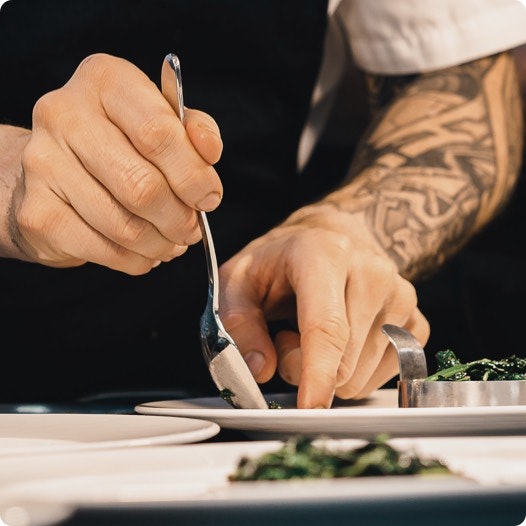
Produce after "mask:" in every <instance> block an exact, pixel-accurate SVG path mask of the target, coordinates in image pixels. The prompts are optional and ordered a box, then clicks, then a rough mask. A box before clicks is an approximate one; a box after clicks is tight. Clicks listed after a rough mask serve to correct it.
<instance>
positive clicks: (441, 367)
mask: <svg viewBox="0 0 526 526" xmlns="http://www.w3.org/2000/svg"><path fill="white" fill-rule="evenodd" d="M435 357H436V360H437V363H438V370H437V372H436V373H435V374H432V375H430V376H428V377H427V378H426V380H427V381H450V382H466V381H470V380H477V381H486V380H526V358H519V357H518V356H515V355H512V356H509V357H508V358H503V359H501V360H490V359H488V358H482V359H480V360H475V361H473V362H468V363H462V362H461V361H460V360H459V359H458V358H457V356H456V355H455V353H454V352H453V351H452V350H450V349H448V350H446V351H441V352H438V353H437V354H436V355H435Z"/></svg>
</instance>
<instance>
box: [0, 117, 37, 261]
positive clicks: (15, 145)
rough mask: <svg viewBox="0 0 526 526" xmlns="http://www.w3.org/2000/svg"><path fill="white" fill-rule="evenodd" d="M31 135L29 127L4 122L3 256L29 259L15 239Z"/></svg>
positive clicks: (0, 183) (0, 135) (0, 157)
mask: <svg viewBox="0 0 526 526" xmlns="http://www.w3.org/2000/svg"><path fill="white" fill-rule="evenodd" d="M30 138H31V132H30V131H29V130H26V129H24V128H18V127H15V126H8V125H0V187H1V192H0V257H5V258H16V259H23V260H27V259H28V258H27V256H26V255H25V254H24V253H23V252H22V251H21V250H20V249H19V247H18V245H17V243H16V241H15V240H16V232H17V225H16V217H15V208H16V198H17V195H19V194H20V192H22V191H23V184H24V181H23V178H24V173H23V168H22V153H23V151H24V149H25V147H26V145H27V143H28V142H29V139H30Z"/></svg>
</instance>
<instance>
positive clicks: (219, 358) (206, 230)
mask: <svg viewBox="0 0 526 526" xmlns="http://www.w3.org/2000/svg"><path fill="white" fill-rule="evenodd" d="M161 86H162V92H163V95H164V97H165V98H166V99H167V100H168V102H169V103H170V104H171V105H172V107H173V108H174V110H175V111H176V113H177V115H178V116H179V118H180V119H181V122H183V123H184V101H183V84H182V76H181V64H180V62H179V59H178V58H177V56H176V55H174V54H172V53H170V54H168V55H166V57H165V59H164V62H163V67H162V72H161ZM198 219H199V226H200V228H201V233H202V235H203V245H204V249H205V255H206V263H207V267H208V300H207V302H206V308H205V310H204V312H203V315H202V316H201V320H200V337H201V348H202V351H203V357H204V359H205V362H206V364H207V365H208V370H209V371H210V375H211V376H212V379H213V380H214V382H215V384H216V386H217V388H218V389H219V391H220V394H221V396H222V397H223V398H224V399H225V400H226V401H228V402H229V403H230V404H231V405H232V406H233V407H236V408H241V409H268V407H269V406H268V403H267V401H266V400H265V398H264V397H263V394H262V393H261V390H260V389H259V386H258V384H257V382H256V380H255V379H254V377H253V376H252V373H251V372H250V369H249V368H248V365H247V364H246V362H245V360H244V359H243V357H242V356H241V353H240V352H239V349H238V348H237V345H236V343H235V342H234V340H233V339H232V337H231V336H230V335H229V334H228V332H227V331H226V330H225V328H224V327H223V324H222V322H221V319H220V318H219V273H218V268H217V258H216V253H215V248H214V242H213V240H212V234H211V232H210V226H209V224H208V219H207V217H206V214H205V212H199V214H198Z"/></svg>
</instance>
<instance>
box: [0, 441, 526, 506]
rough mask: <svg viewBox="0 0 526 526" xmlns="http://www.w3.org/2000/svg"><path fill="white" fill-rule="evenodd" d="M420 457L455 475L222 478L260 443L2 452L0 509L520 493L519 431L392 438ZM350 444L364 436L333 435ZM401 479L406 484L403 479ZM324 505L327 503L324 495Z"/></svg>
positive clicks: (524, 476)
mask: <svg viewBox="0 0 526 526" xmlns="http://www.w3.org/2000/svg"><path fill="white" fill-rule="evenodd" d="M390 442H391V444H392V445H393V446H394V447H396V448H398V449H401V450H405V451H410V452H414V453H416V454H418V455H425V456H428V457H435V458H441V459H442V460H443V461H445V462H446V463H448V465H449V466H450V468H451V469H453V470H454V472H455V475H451V476H450V475H445V476H434V477H433V476H427V477H419V476H407V477H367V478H359V479H358V478H357V479H337V480H336V479H333V480H295V481H278V482H235V483H232V482H229V481H228V475H229V474H231V473H233V472H234V470H235V468H236V466H237V463H238V462H239V460H240V459H241V457H243V456H248V457H256V456H259V455H261V454H262V453H264V452H268V451H273V450H276V449H278V448H279V447H281V445H282V443H281V442H277V441H273V440H267V441H254V442H230V443H206V444H189V445H180V446H174V447H145V448H138V449H133V450H131V449H119V450H111V451H110V450H99V451H79V452H72V453H68V454H63V453H55V454H49V455H37V456H33V457H31V459H30V461H28V457H21V456H15V457H10V458H9V457H3V458H0V510H1V509H2V508H4V509H5V508H6V507H9V506H16V505H17V503H22V502H29V503H31V502H32V503H35V504H55V505H61V506H79V505H88V504H122V503H162V502H164V503H168V502H169V503H177V502H181V503H185V504H188V502H191V501H210V500H213V501H223V502H226V503H233V502H239V501H251V502H257V501H259V502H267V501H268V502H271V503H276V501H287V502H288V503H290V502H293V503H294V502H297V503H301V502H306V501H307V500H309V501H312V500H313V499H316V500H318V499H337V498H345V499H355V500H359V499H364V498H371V499H375V498H377V499H381V498H386V497H393V498H401V499H407V496H408V495H411V498H413V499H414V498H416V497H419V496H426V495H427V496H429V495H434V496H435V497H436V496H439V495H441V496H444V495H452V496H453V495H457V496H458V495H459V494H462V493H464V494H466V493H470V494H473V493H479V494H480V493H482V492H484V491H487V490H492V491H495V490H498V491H501V490H502V491H504V490H505V489H506V488H507V489H513V490H514V491H521V492H524V496H525V499H526V441H525V440H524V437H460V438H453V437H446V438H419V439H412V438H407V439H392V440H391V441H390ZM328 444H329V445H330V446H331V447H336V448H343V449H348V448H353V447H357V446H360V445H362V444H364V441H363V440H359V439H345V440H331V441H329V442H328ZM401 478H403V483H401V482H402V481H401ZM327 502H328V501H327Z"/></svg>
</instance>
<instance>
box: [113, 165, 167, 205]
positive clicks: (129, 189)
mask: <svg viewBox="0 0 526 526" xmlns="http://www.w3.org/2000/svg"><path fill="white" fill-rule="evenodd" d="M121 185H122V187H121V188H120V190H119V194H120V195H121V196H122V199H123V200H124V201H125V203H126V206H127V208H129V209H131V210H133V211H139V210H142V209H145V208H150V207H151V206H152V205H153V204H154V203H155V202H156V201H157V200H158V199H159V198H160V197H162V194H163V193H164V192H163V182H162V179H161V178H160V177H156V174H154V173H153V171H152V170H151V169H150V167H149V166H147V165H146V164H143V163H137V164H133V165H131V166H128V167H126V169H125V171H124V173H123V174H122V177H121Z"/></svg>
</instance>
